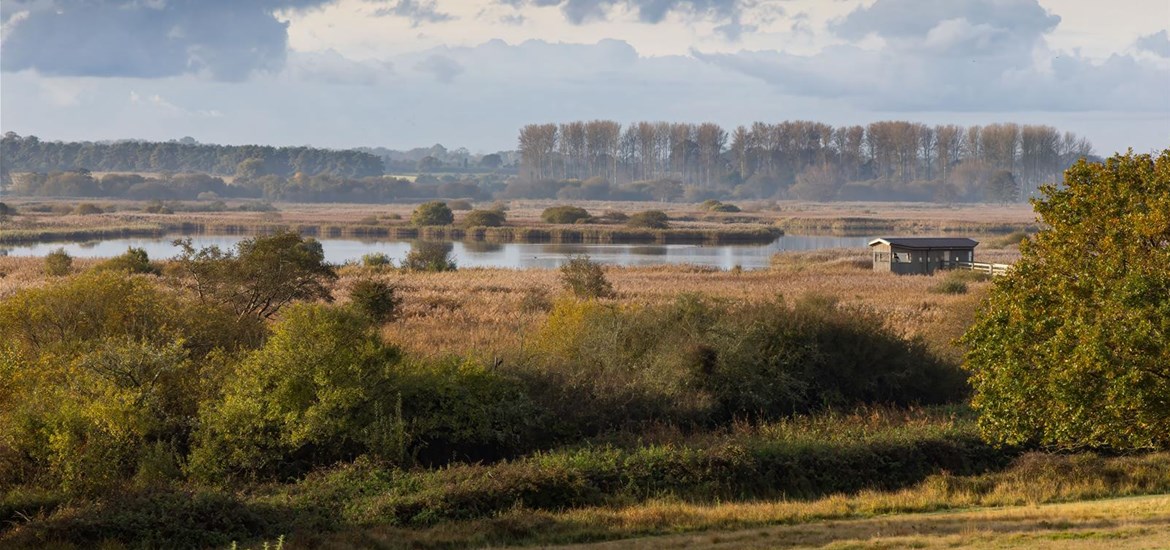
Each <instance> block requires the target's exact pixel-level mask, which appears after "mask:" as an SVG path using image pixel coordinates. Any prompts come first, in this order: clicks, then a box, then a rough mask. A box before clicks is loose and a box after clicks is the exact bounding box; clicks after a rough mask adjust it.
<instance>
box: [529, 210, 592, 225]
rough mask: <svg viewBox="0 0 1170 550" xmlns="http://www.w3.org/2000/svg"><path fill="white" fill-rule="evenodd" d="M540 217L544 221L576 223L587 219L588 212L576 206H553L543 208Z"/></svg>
mask: <svg viewBox="0 0 1170 550" xmlns="http://www.w3.org/2000/svg"><path fill="white" fill-rule="evenodd" d="M540 219H541V220H543V221H544V222H545V223H558V224H562V223H577V222H579V221H583V220H588V219H589V212H587V211H586V210H585V209H584V208H579V207H576V206H553V207H550V208H545V209H544V212H541V213H540Z"/></svg>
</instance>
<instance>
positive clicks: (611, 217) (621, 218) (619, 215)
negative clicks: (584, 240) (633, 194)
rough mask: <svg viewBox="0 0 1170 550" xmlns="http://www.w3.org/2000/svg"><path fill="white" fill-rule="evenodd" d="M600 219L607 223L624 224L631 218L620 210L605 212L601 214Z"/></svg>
mask: <svg viewBox="0 0 1170 550" xmlns="http://www.w3.org/2000/svg"><path fill="white" fill-rule="evenodd" d="M599 219H602V220H605V221H607V222H613V223H623V222H625V221H626V220H628V219H630V216H629V215H628V214H626V213H625V212H621V211H618V210H606V211H605V212H603V213H602V214H601V216H600V218H599Z"/></svg>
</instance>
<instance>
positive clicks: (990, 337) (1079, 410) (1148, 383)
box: [963, 150, 1170, 449]
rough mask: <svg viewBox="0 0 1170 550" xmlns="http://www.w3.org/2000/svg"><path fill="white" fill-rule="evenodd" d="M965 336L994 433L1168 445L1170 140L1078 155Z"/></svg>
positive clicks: (984, 418) (1007, 437)
mask: <svg viewBox="0 0 1170 550" xmlns="http://www.w3.org/2000/svg"><path fill="white" fill-rule="evenodd" d="M1064 182H1065V185H1064V186H1061V187H1054V186H1047V187H1044V188H1043V189H1042V191H1043V193H1044V195H1045V197H1044V198H1043V199H1039V200H1034V201H1033V204H1034V206H1035V208H1036V211H1037V212H1038V213H1039V214H1040V216H1041V218H1042V220H1043V222H1044V225H1045V226H1046V227H1047V229H1045V230H1044V231H1041V232H1040V233H1038V234H1037V235H1036V236H1035V237H1034V238H1030V239H1028V240H1027V241H1025V242H1024V243H1022V244H1021V246H1020V250H1021V253H1022V257H1021V259H1020V261H1019V262H1017V263H1016V264H1015V266H1014V268H1013V269H1012V270H1011V271H1010V272H1009V273H1008V274H1007V275H1005V276H1002V277H1000V278H998V279H997V280H996V284H995V287H994V288H993V289H992V291H991V295H990V296H989V298H988V300H987V302H986V303H985V305H984V307H983V308H982V310H981V312H980V314H979V316H978V318H977V319H976V321H975V323H974V325H973V326H972V327H971V328H970V329H969V330H968V332H967V334H966V335H965V336H964V337H963V341H964V342H965V343H966V345H967V346H968V347H969V352H968V356H967V368H968V369H969V370H970V373H971V384H972V386H973V388H974V390H975V395H974V398H973V405H974V407H975V408H976V409H977V410H978V411H979V414H980V419H979V422H980V425H981V427H982V429H983V431H984V432H985V434H986V435H987V437H989V438H990V439H992V440H994V441H997V442H1002V443H1009V444H1011V443H1039V444H1044V445H1051V446H1056V447H1063V448H1076V447H1110V448H1115V449H1133V448H1167V447H1170V399H1167V396H1170V150H1165V151H1163V152H1162V153H1161V154H1160V155H1159V156H1158V157H1157V158H1153V157H1151V156H1150V155H1135V154H1133V153H1132V152H1130V153H1128V154H1125V155H1117V156H1114V157H1112V158H1110V159H1108V160H1106V161H1105V162H1104V163H1089V162H1086V161H1084V160H1082V161H1080V162H1078V163H1077V164H1076V165H1074V166H1073V167H1072V168H1070V169H1069V170H1068V171H1066V172H1065V178H1064Z"/></svg>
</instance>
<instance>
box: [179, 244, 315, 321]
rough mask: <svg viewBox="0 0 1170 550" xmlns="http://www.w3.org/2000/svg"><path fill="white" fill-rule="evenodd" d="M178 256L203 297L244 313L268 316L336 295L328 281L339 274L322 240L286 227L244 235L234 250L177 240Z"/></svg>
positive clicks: (193, 286) (183, 269) (180, 268)
mask: <svg viewBox="0 0 1170 550" xmlns="http://www.w3.org/2000/svg"><path fill="white" fill-rule="evenodd" d="M175 245H176V246H178V247H180V248H181V249H182V253H181V254H180V255H179V256H178V257H176V258H175V262H176V263H177V264H178V266H179V271H180V273H182V274H185V275H186V276H188V277H189V278H190V280H191V283H192V288H193V290H194V291H195V292H196V294H197V295H198V296H199V298H200V299H202V300H204V301H207V302H215V303H219V304H223V305H226V306H229V307H231V308H232V309H233V310H234V311H235V312H236V314H237V315H238V316H240V317H244V316H247V315H255V316H256V317H259V318H262V319H267V318H269V317H272V316H273V315H275V314H276V312H277V311H279V310H280V308H282V307H284V306H285V305H288V304H289V303H291V302H294V301H297V300H318V299H320V300H326V301H329V300H332V298H333V295H332V293H331V292H330V290H329V286H328V283H331V282H332V281H334V280H336V279H337V272H336V271H334V269H333V266H331V265H329V264H328V263H326V262H325V251H324V250H323V249H322V248H321V243H320V242H318V241H316V240H315V239H312V238H303V237H301V236H300V235H299V234H297V233H296V232H292V231H283V232H280V233H277V234H275V235H271V236H267V237H255V238H251V239H244V240H242V241H240V242H239V243H238V244H237V245H236V250H235V251H234V252H232V251H229V252H224V251H223V250H220V248H219V247H218V246H210V247H206V248H203V249H200V250H196V249H195V248H194V247H193V246H192V245H191V239H182V240H177V241H175Z"/></svg>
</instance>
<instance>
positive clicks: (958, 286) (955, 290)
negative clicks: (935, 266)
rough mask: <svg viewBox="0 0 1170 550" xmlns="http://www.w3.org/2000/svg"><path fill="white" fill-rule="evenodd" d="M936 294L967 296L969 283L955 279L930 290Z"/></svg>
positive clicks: (943, 282)
mask: <svg viewBox="0 0 1170 550" xmlns="http://www.w3.org/2000/svg"><path fill="white" fill-rule="evenodd" d="M930 291H931V292H934V293H936V294H966V293H967V283H964V282H963V281H957V280H954V279H947V280H945V281H942V282H940V283H938V284H937V285H934V286H933V287H931V288H930Z"/></svg>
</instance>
